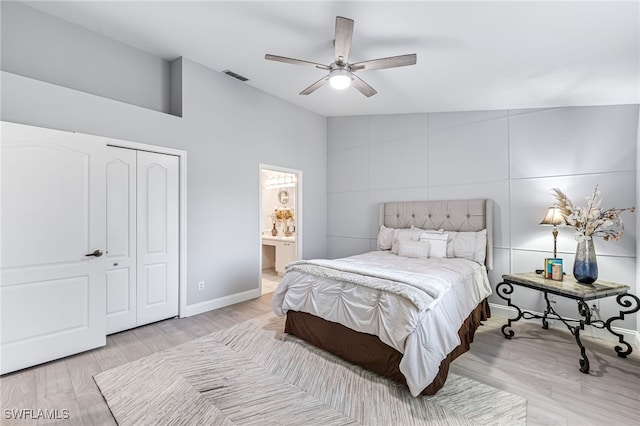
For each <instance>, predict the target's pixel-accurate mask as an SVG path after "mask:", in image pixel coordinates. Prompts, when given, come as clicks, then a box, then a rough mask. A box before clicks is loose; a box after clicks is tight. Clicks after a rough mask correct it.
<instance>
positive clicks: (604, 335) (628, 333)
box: [489, 303, 640, 350]
mask: <svg viewBox="0 0 640 426" xmlns="http://www.w3.org/2000/svg"><path fill="white" fill-rule="evenodd" d="M489 307H490V308H491V315H492V316H493V315H495V316H498V317H502V318H505V319H507V318H515V317H516V315H517V311H516V310H515V309H514V308H511V307H509V306H505V305H498V304H495V303H489ZM530 312H531V311H530ZM532 313H534V314H537V315H542V313H541V312H532ZM520 321H533V322H536V323H538V324H542V323H541V320H540V319H530V320H528V319H524V318H521V319H520ZM505 323H506V322H505ZM548 323H549V327H550V328H557V329H559V330H565V331H567V332H569V329H568V328H567V327H566V326H565V325H564V324H563V323H562V322H560V321H558V320H553V319H549V320H548ZM611 328H612V329H613V331H615V332H616V333H620V334H622V336H623V337H624V340H625V341H626V342H628V343H629V344H630V345H632V346H634V348H633V349H634V350H638V348H640V333H638V332H637V331H635V330H629V329H626V328H620V327H611ZM580 335H581V336H590V337H597V338H600V339H602V340H606V341H608V342H618V338H617V337H616V336H614V335H613V334H611V333H609V331H608V330H606V329H601V328H595V327H585V329H584V331H581V332H580Z"/></svg>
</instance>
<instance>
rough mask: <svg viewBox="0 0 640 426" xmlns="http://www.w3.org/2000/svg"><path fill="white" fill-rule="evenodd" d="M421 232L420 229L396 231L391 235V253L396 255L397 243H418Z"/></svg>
mask: <svg viewBox="0 0 640 426" xmlns="http://www.w3.org/2000/svg"><path fill="white" fill-rule="evenodd" d="M422 232H423V231H422V230H420V229H407V228H402V229H396V230H395V232H394V234H393V244H392V245H391V253H393V254H398V249H399V246H398V244H399V242H400V241H410V240H413V241H418V240H419V239H420V234H422Z"/></svg>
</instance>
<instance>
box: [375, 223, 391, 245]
mask: <svg viewBox="0 0 640 426" xmlns="http://www.w3.org/2000/svg"><path fill="white" fill-rule="evenodd" d="M395 231H396V230H395V229H394V228H387V227H386V226H384V225H380V230H378V246H377V247H378V250H391V246H392V245H393V236H394V235H395Z"/></svg>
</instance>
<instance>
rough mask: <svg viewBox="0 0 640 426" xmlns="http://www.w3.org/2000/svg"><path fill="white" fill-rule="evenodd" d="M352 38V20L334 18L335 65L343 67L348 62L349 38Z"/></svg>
mask: <svg viewBox="0 0 640 426" xmlns="http://www.w3.org/2000/svg"><path fill="white" fill-rule="evenodd" d="M352 37H353V20H352V19H348V18H343V17H342V16H336V38H335V39H334V43H335V51H336V64H338V65H345V64H346V63H347V61H348V60H349V50H351V38H352Z"/></svg>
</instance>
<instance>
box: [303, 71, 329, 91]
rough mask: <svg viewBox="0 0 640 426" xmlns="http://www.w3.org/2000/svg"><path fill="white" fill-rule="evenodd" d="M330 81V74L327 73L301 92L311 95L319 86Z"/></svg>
mask: <svg viewBox="0 0 640 426" xmlns="http://www.w3.org/2000/svg"><path fill="white" fill-rule="evenodd" d="M328 81H329V75H328V74H327V75H326V76H324V77H322V78H321V79H320V80H318V81H316V82H315V83H313V84H312V85H311V86H309V87H307V88H306V89H304V90H303V91H302V92H300V94H301V95H309V94H311V93H313V92H315V91H316V90H318V89H319V88H321V87H322V86H324V85H325V84H327V82H328Z"/></svg>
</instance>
